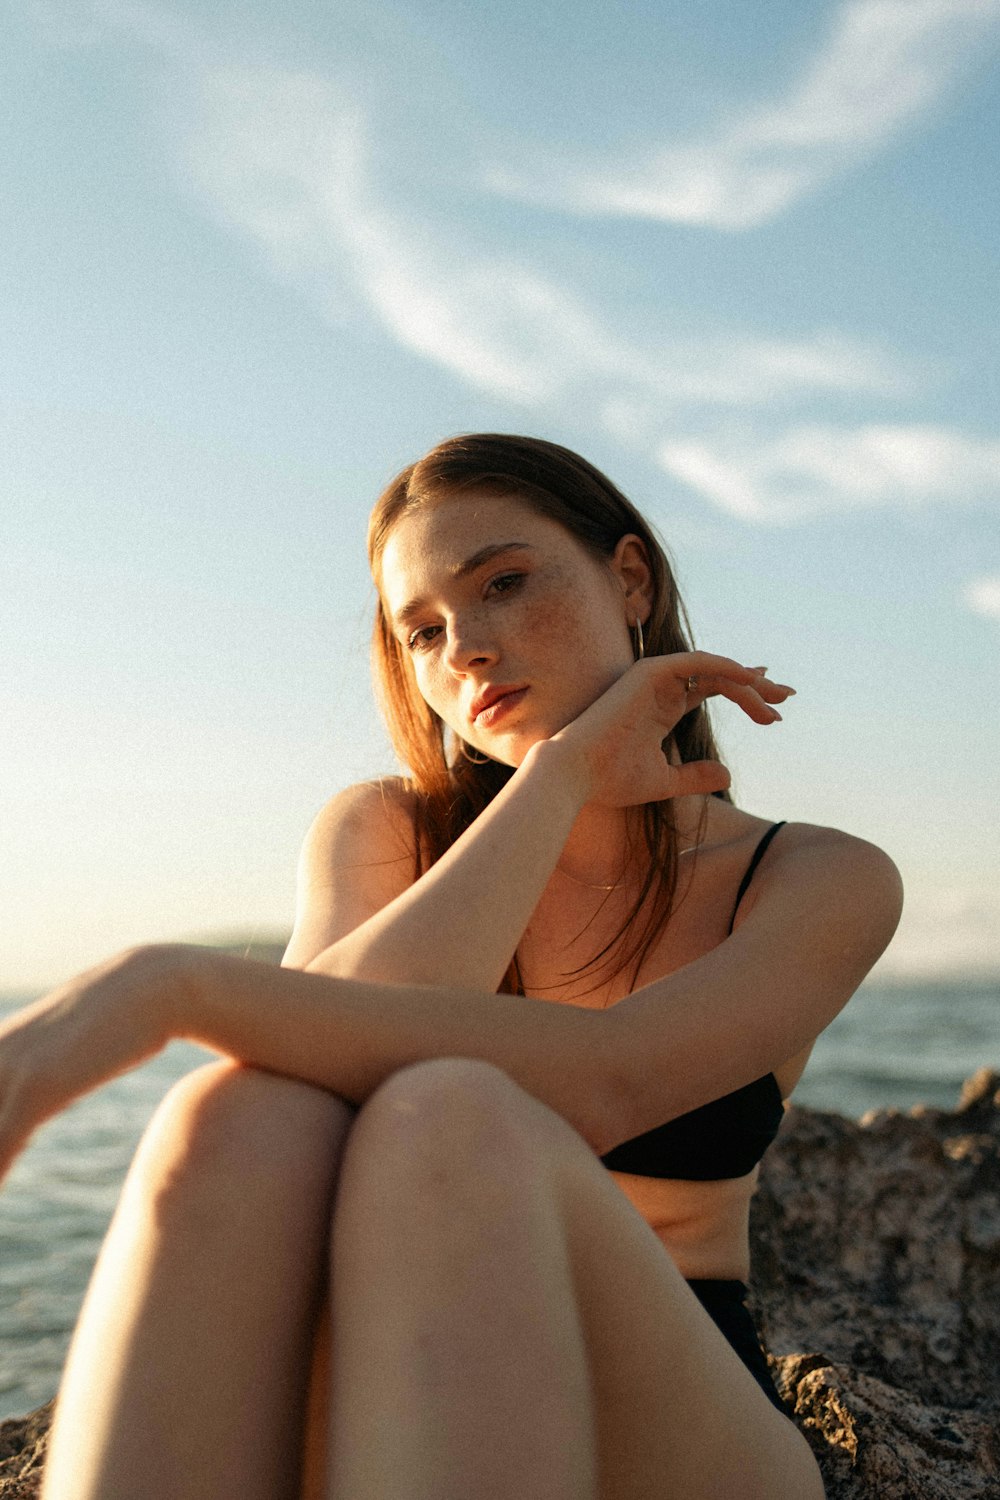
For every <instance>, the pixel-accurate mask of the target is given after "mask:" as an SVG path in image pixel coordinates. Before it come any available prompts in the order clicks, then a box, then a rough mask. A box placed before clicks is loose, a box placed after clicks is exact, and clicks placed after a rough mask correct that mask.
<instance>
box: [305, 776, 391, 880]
mask: <svg viewBox="0 0 1000 1500" xmlns="http://www.w3.org/2000/svg"><path fill="white" fill-rule="evenodd" d="M416 804H417V794H416V793H415V792H414V791H413V790H412V789H411V788H410V787H409V785H408V784H407V782H406V781H405V780H404V779H403V777H401V776H380V777H376V778H374V779H372V780H371V781H358V782H355V783H354V784H353V785H351V786H347V787H343V788H342V789H341V790H340V791H338V792H335V793H334V794H333V796H332V797H331V798H330V799H329V801H328V802H326V803H325V804H324V805H323V807H321V808H320V810H319V812H318V813H317V814H316V816H315V818H314V819H313V822H312V825H311V827H310V829H309V832H308V833H307V834H306V839H305V843H304V845H303V849H302V862H303V866H304V867H305V868H306V869H307V870H312V871H314V872H316V873H317V874H321V873H322V872H323V871H325V870H329V869H330V868H331V867H343V866H344V865H345V864H352V863H369V862H372V861H383V860H390V861H391V860H399V859H403V858H406V859H408V860H410V861H412V859H413V851H414V817H413V815H414V810H415V808H416Z"/></svg>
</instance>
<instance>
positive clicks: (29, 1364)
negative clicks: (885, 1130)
mask: <svg viewBox="0 0 1000 1500" xmlns="http://www.w3.org/2000/svg"><path fill="white" fill-rule="evenodd" d="M30 998H32V997H30V996H20V997H7V998H6V999H0V1015H4V1014H7V1013H9V1012H10V1011H11V1010H13V1009H15V1008H17V1006H18V1005H22V1004H26V1003H27V1001H28V999H30ZM209 1056H210V1054H208V1053H206V1052H203V1051H202V1050H201V1049H200V1048H198V1047H195V1046H191V1045H189V1044H187V1043H183V1042H174V1043H172V1044H171V1045H170V1046H169V1047H168V1048H167V1049H166V1050H165V1051H164V1052H162V1053H160V1055H159V1056H158V1057H155V1058H153V1059H152V1060H151V1061H150V1062H148V1063H146V1064H145V1065H144V1066H143V1067H141V1068H138V1069H136V1070H135V1071H134V1072H132V1073H129V1074H126V1075H125V1076H124V1077H122V1078H118V1079H115V1080H113V1081H112V1082H111V1083H109V1084H107V1085H105V1087H104V1088H103V1089H100V1090H99V1091H98V1092H97V1093H95V1094H91V1095H89V1096H88V1097H87V1098H85V1099H81V1100H79V1101H78V1102H77V1103H76V1104H75V1105H73V1107H72V1108H71V1109H69V1110H67V1111H66V1112H65V1113H64V1114H62V1115H61V1116H59V1117H58V1118H57V1119H54V1120H51V1121H49V1123H48V1124H47V1125H45V1126H44V1127H43V1128H42V1129H41V1130H40V1131H39V1132H38V1134H37V1135H36V1136H35V1138H34V1139H33V1141H32V1142H31V1144H30V1146H29V1147H28V1149H27V1151H26V1152H25V1153H24V1155H23V1156H22V1157H21V1158H20V1159H19V1160H18V1162H17V1163H16V1164H15V1166H14V1168H13V1171H12V1172H11V1174H10V1176H9V1178H8V1179H7V1181H6V1183H5V1184H4V1185H3V1187H2V1188H0V1418H3V1417H5V1416H14V1415H22V1414H24V1413H25V1412H28V1411H30V1410H32V1409H33V1408H34V1407H36V1406H40V1405H41V1404H42V1402H44V1401H47V1400H48V1399H49V1397H50V1396H52V1395H54V1394H55V1391H56V1387H57V1384H58V1380H59V1371H60V1369H61V1367H62V1363H63V1359H64V1358H65V1354H66V1348H67V1345H68V1342H69V1336H70V1331H71V1329H72V1327H73V1324H74V1321H75V1319H76V1316H77V1313H78V1310H79V1307H80V1303H81V1300H82V1298H83V1293H84V1290H85V1287H86V1284H87V1281H88V1278H89V1276H90V1272H91V1269H92V1267H93V1264H94V1260H95V1257H96V1255H97V1250H98V1247H99V1245H100V1242H101V1239H102V1237H103V1235H104V1232H105V1230H106V1229H107V1226H108V1223H109V1221H110V1218H111V1214H112V1211H113V1209H114V1206H115V1202H116V1201H117V1197H118V1193H119V1191H120V1189H121V1184H122V1181H123V1179H124V1176H125V1172H126V1169H127V1167H128V1164H129V1161H130V1160H131V1157H132V1154H133V1152H134V1150H135V1147H136V1145H137V1143H138V1141H139V1138H140V1136H141V1134H142V1131H143V1129H144V1127H145V1125H146V1123H147V1121H148V1120H149V1118H150V1116H151V1114H152V1113H153V1110H154V1109H155V1107H156V1105H157V1103H158V1102H159V1100H160V1099H161V1098H162V1096H163V1095H164V1093H165V1092H166V1091H167V1089H168V1088H169V1087H170V1085H171V1084H172V1083H173V1082H175V1080H176V1079H178V1078H180V1077H181V1075H182V1074H184V1073H185V1072H187V1071H189V1070H190V1069H191V1068H193V1067H196V1066H198V1064H199V1063H202V1062H205V1061H207V1060H208V1059H209ZM984 1065H988V1066H991V1067H994V1068H996V1069H997V1070H998V1071H1000V984H998V983H993V984H987V983H967V984H948V985H945V984H912V985H908V986H904V985H900V984H893V985H889V984H884V983H883V984H876V983H874V982H873V983H871V984H868V985H864V986H863V987H862V988H861V989H860V990H859V991H858V993H857V995H856V996H855V997H854V999H853V1000H852V1001H851V1003H850V1004H849V1005H848V1007H847V1008H846V1010H844V1011H843V1012H842V1013H841V1015H840V1016H838V1017H837V1019H836V1020H835V1021H834V1023H833V1025H832V1026H830V1027H829V1029H828V1030H827V1031H826V1032H825V1033H824V1035H823V1036H822V1037H821V1038H820V1040H819V1042H818V1043H817V1045H816V1049H815V1052H814V1053H813V1057H812V1059H811V1061H810V1064H809V1067H808V1069H807V1071H806V1074H805V1077H804V1078H803V1080H802V1082H801V1083H800V1084H799V1087H798V1089H797V1090H796V1093H795V1102H796V1103H800V1104H805V1105H810V1106H812V1107H813V1108H815V1109H832V1110H837V1111H839V1112H840V1113H841V1114H845V1115H850V1116H860V1115H862V1114H864V1113H865V1112H866V1111H868V1110H871V1109H889V1108H891V1109H901V1110H906V1109H909V1108H911V1107H912V1106H913V1105H916V1104H927V1105H931V1106H934V1107H937V1108H942V1109H949V1108H952V1107H953V1106H954V1105H955V1103H956V1101H957V1098H958V1094H959V1090H960V1088H961V1085H962V1082H963V1080H964V1079H965V1078H967V1077H968V1076H969V1075H970V1074H971V1073H973V1072H975V1070H976V1069H977V1068H979V1067H982V1066H984Z"/></svg>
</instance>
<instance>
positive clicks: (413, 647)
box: [406, 625, 441, 651]
mask: <svg viewBox="0 0 1000 1500" xmlns="http://www.w3.org/2000/svg"><path fill="white" fill-rule="evenodd" d="M440 629H441V627H440V625H424V626H423V628H422V629H420V630H415V631H414V632H413V634H412V635H409V636H407V638H406V647H407V650H408V651H419V650H420V648H421V646H427V645H429V644H430V642H431V641H432V640H433V639H434V637H433V632H434V631H435V630H440Z"/></svg>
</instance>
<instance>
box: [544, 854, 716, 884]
mask: <svg viewBox="0 0 1000 1500" xmlns="http://www.w3.org/2000/svg"><path fill="white" fill-rule="evenodd" d="M697 849H698V845H697V844H691V845H690V847H689V848H687V849H678V851H677V858H678V859H680V858H682V856H683V855H685V854H694V853H695V852H696V851H697ZM556 869H557V870H558V871H559V874H560V875H565V877H566V879H567V880H572V882H573V884H574V885H582V886H583V888H584V890H585V891H618V890H620V889H621V887H622V886H623V885H624V884H625V879H624V876H623V877H622V879H621V880H616V881H615V882H614V884H613V885H594V883H593V882H592V881H590V880H581V879H580V877H579V875H571V874H570V872H569V871H568V870H564V869H563V867H562V865H559V864H557V865H556Z"/></svg>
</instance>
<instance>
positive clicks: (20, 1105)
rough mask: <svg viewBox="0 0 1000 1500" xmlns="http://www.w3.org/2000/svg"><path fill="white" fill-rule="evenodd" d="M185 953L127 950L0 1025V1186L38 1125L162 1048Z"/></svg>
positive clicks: (166, 948)
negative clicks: (170, 1002) (172, 998)
mask: <svg viewBox="0 0 1000 1500" xmlns="http://www.w3.org/2000/svg"><path fill="white" fill-rule="evenodd" d="M191 951H192V950H190V949H186V948H184V947H183V946H182V945H180V944H176V945H167V944H164V945H161V946H154V947H147V948H135V949H132V950H130V951H129V952H126V953H122V954H119V955H118V956H117V957H115V958H112V959H110V960H108V962H106V963H103V964H99V965H98V966H97V967H96V968H93V969H88V970H87V972H86V973H84V974H80V975H78V976H77V977H76V978H75V979H71V980H70V982H69V983H68V984H64V985H62V986H60V988H59V989H57V990H53V992H52V993H51V994H50V995H46V996H44V997H43V998H42V999H41V1000H37V1001H35V1003H34V1004H33V1005H29V1006H27V1007H26V1008H25V1009H24V1010H21V1011H18V1012H16V1013H15V1014H14V1015H12V1016H9V1017H7V1018H6V1019H5V1020H3V1021H0V1180H2V1179H3V1177H4V1176H5V1175H6V1173H7V1171H8V1170H9V1168H10V1166H11V1163H12V1162H13V1160H14V1158H15V1157H16V1156H17V1155H18V1153H19V1152H20V1151H22V1150H23V1149H24V1147H25V1146H26V1145H27V1143H28V1139H29V1137H30V1136H31V1134H32V1132H33V1131H34V1130H36V1129H37V1127H38V1126H39V1125H41V1124H42V1123H43V1121H45V1120H48V1119H50V1118H51V1117H52V1116H53V1115H56V1114H58V1113H59V1111H60V1110H62V1109H65V1108H66V1106H67V1105H68V1104H71V1103H72V1102H73V1100H74V1099H77V1098H79V1097H80V1095H81V1094H86V1093H89V1092H90V1090H91V1089H94V1088H97V1087H98V1085H100V1084H102V1083H106V1082H107V1081H108V1080H109V1079H111V1078H115V1077H117V1076H118V1074H119V1073H124V1072H127V1071H128V1069H129V1068H134V1067H136V1066H137V1065H138V1064H139V1063H141V1062H144V1061H145V1060H146V1058H148V1057H152V1056H153V1055H154V1053H156V1052H159V1051H160V1049H161V1047H164V1046H165V1045H166V1043H167V1041H168V1040H169V1039H170V1029H169V1024H168V1021H167V1016H168V1014H169V1004H168V1002H169V1000H170V999H171V997H172V996H175V995H176V994H177V991H178V987H179V986H182V985H184V984H185V983H186V982H187V980H186V975H187V974H188V973H189V972H190V969H191V962H192V959H191Z"/></svg>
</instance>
